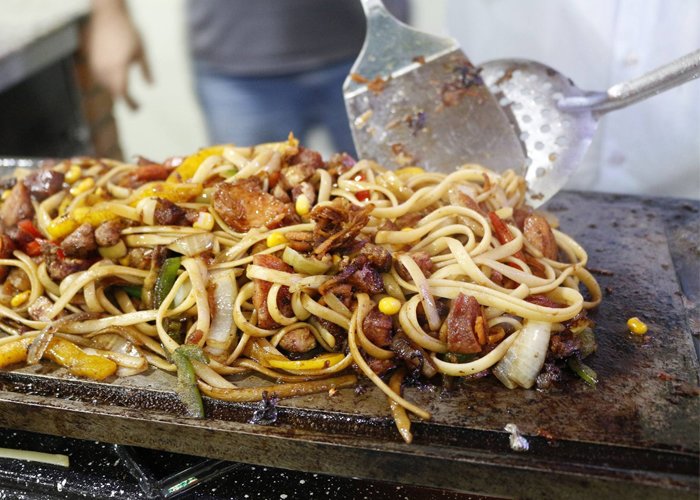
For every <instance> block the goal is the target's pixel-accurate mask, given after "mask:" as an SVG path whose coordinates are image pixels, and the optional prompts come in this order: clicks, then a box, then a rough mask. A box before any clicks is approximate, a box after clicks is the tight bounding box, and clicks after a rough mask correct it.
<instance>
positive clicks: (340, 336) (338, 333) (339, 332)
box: [314, 316, 348, 352]
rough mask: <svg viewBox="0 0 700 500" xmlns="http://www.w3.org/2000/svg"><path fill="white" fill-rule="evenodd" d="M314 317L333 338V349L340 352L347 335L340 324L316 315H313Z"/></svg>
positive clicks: (342, 349) (343, 347)
mask: <svg viewBox="0 0 700 500" xmlns="http://www.w3.org/2000/svg"><path fill="white" fill-rule="evenodd" d="M314 318H316V321H318V324H319V325H320V326H321V327H322V328H324V329H325V330H327V331H328V333H330V334H331V335H332V336H333V338H334V339H335V348H334V351H336V352H342V351H344V350H345V345H346V344H347V339H348V336H347V334H346V332H345V330H343V328H342V327H341V326H338V325H336V324H335V323H333V322H331V321H328V320H327V319H324V318H319V317H317V316H314Z"/></svg>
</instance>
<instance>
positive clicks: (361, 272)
mask: <svg viewBox="0 0 700 500" xmlns="http://www.w3.org/2000/svg"><path fill="white" fill-rule="evenodd" d="M343 284H350V285H352V288H353V290H355V291H357V292H364V293H369V294H370V295H374V294H377V293H382V292H383V291H384V280H383V279H382V276H381V274H380V273H379V271H377V269H376V268H374V267H373V266H372V264H371V263H370V262H369V259H367V256H366V255H358V256H357V257H355V258H354V259H353V260H351V261H348V262H343V263H342V264H341V268H340V271H339V272H338V274H336V275H335V276H333V277H332V278H331V279H329V280H328V281H326V282H325V283H323V285H321V286H320V287H319V289H318V291H319V292H320V293H321V294H322V295H323V294H325V293H326V292H327V291H328V290H332V289H334V288H335V287H337V286H338V285H343Z"/></svg>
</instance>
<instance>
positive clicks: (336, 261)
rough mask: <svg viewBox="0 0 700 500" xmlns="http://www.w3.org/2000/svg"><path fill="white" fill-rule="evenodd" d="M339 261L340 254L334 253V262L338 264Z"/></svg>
mask: <svg viewBox="0 0 700 500" xmlns="http://www.w3.org/2000/svg"><path fill="white" fill-rule="evenodd" d="M338 262H340V255H338V254H335V253H334V254H333V264H337V263H338Z"/></svg>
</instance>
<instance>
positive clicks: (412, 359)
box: [391, 332, 438, 378]
mask: <svg viewBox="0 0 700 500" xmlns="http://www.w3.org/2000/svg"><path fill="white" fill-rule="evenodd" d="M391 350H392V351H394V352H395V353H396V356H397V357H398V358H399V359H401V360H402V361H403V362H404V363H405V364H406V365H407V366H408V367H409V368H410V369H411V370H420V372H421V374H423V376H425V377H426V378H432V377H434V376H435V375H437V373H438V372H437V368H436V367H435V365H434V364H433V361H432V360H431V359H430V356H429V355H428V353H427V352H425V350H423V348H421V347H420V346H417V345H415V344H413V343H412V342H411V341H410V340H409V339H408V338H406V336H405V334H404V333H403V332H399V333H398V334H397V335H395V336H394V339H393V340H392V341H391Z"/></svg>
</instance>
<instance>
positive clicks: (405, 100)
mask: <svg viewBox="0 0 700 500" xmlns="http://www.w3.org/2000/svg"><path fill="white" fill-rule="evenodd" d="M362 4H363V6H364V9H365V14H366V16H367V35H366V38H365V44H364V46H363V48H362V52H361V53H360V55H359V57H358V58H357V61H355V64H354V66H353V67H352V70H351V74H350V75H349V76H348V78H347V79H346V81H345V84H344V86H343V92H344V95H345V105H346V108H347V112H348V118H349V119H350V128H351V129H352V133H353V139H354V141H355V147H356V148H357V152H358V154H359V157H360V158H367V159H373V160H376V161H377V162H379V163H380V164H382V165H384V166H386V167H401V166H406V165H419V166H422V167H423V168H426V169H428V170H432V171H445V172H450V171H452V170H453V169H454V168H455V167H456V166H458V165H460V164H463V163H467V162H470V163H471V162H474V163H481V164H482V165H484V166H486V167H489V168H491V169H493V170H497V171H503V170H505V169H508V168H512V169H514V170H516V171H517V172H518V173H522V172H523V168H524V165H525V156H524V153H523V149H522V146H521V144H520V141H519V140H518V137H517V134H516V133H515V132H514V130H513V127H512V125H511V123H510V122H509V120H508V118H507V117H506V116H505V114H504V112H503V110H502V109H501V107H500V106H499V104H498V102H497V101H496V100H495V98H494V97H493V96H492V95H491V93H490V92H489V90H488V88H487V87H486V86H485V85H484V83H483V81H482V79H481V77H480V75H479V70H478V69H477V68H475V67H474V66H473V65H472V64H471V63H470V62H469V60H468V59H467V57H466V56H465V55H464V53H463V52H462V51H461V50H460V48H459V46H458V45H457V43H456V42H455V41H454V40H452V39H448V38H439V37H436V36H433V35H429V34H427V33H422V32H420V31H417V30H415V29H412V28H409V27H408V26H406V25H405V24H403V23H401V22H399V21H398V20H397V19H396V18H394V17H393V16H392V15H391V14H389V12H387V10H386V9H385V8H384V6H383V5H382V3H381V1H380V0H363V1H362Z"/></svg>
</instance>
